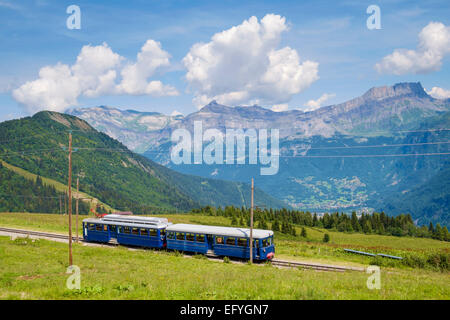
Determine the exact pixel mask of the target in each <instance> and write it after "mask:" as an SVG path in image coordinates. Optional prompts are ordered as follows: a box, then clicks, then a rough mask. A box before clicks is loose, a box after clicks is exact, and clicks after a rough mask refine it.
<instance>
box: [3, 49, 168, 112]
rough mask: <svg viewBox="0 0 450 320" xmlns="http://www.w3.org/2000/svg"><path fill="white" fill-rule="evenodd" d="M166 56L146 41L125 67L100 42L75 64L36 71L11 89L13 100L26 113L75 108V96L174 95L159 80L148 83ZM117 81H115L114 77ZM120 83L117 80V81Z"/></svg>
mask: <svg viewBox="0 0 450 320" xmlns="http://www.w3.org/2000/svg"><path fill="white" fill-rule="evenodd" d="M152 54H154V57H155V58H154V59H152ZM168 59H169V56H168V54H167V53H166V52H165V51H164V50H162V49H161V45H160V44H159V43H158V42H155V41H153V40H148V41H147V42H146V43H145V45H144V46H143V47H142V49H141V52H140V53H139V54H138V57H137V61H136V63H134V64H133V63H128V64H126V65H125V66H124V65H123V62H124V61H125V58H123V57H122V56H120V55H119V54H117V53H115V52H113V51H112V50H111V48H110V47H109V46H108V45H107V44H106V43H103V44H102V45H98V46H91V45H86V46H83V47H82V49H81V51H80V53H79V55H78V57H77V60H76V62H75V64H73V65H71V66H69V65H66V64H62V63H57V64H56V65H53V66H45V67H43V68H41V69H40V70H39V78H38V79H36V80H33V81H28V82H26V83H24V84H23V85H22V86H20V87H19V88H17V89H15V90H13V92H12V95H13V97H14V99H15V100H17V101H18V102H20V103H21V104H23V105H24V106H25V107H26V109H27V110H28V111H29V112H30V113H34V112H37V111H39V110H54V111H64V110H65V109H66V108H68V107H70V106H74V105H77V103H78V102H77V100H78V98H79V97H81V96H84V97H97V96H100V95H103V94H151V95H175V94H177V92H176V90H175V89H174V88H173V87H170V86H165V85H163V84H162V83H161V82H160V81H150V82H148V81H147V79H148V78H149V77H151V76H152V75H153V74H154V72H155V70H156V69H157V68H159V67H161V66H167V65H168V64H169V61H168ZM119 74H120V75H121V79H118V78H119V77H118V75H119ZM120 80H121V81H120Z"/></svg>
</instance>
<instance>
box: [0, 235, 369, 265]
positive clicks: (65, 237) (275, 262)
mask: <svg viewBox="0 0 450 320" xmlns="http://www.w3.org/2000/svg"><path fill="white" fill-rule="evenodd" d="M0 232H7V233H12V234H20V235H26V236H35V237H40V238H48V239H58V240H67V241H68V240H69V236H68V235H63V234H57V233H50V232H41V231H31V230H23V229H13V228H4V227H0ZM72 240H73V241H75V240H76V237H74V236H72ZM80 242H85V241H84V240H83V239H82V237H80ZM85 243H87V242H85ZM104 245H111V246H117V245H114V244H111V243H105V244H104ZM209 258H215V259H217V257H209ZM270 263H271V264H272V265H273V266H276V267H282V268H304V269H313V270H318V271H334V272H345V271H363V272H364V271H365V269H364V268H356V267H344V266H336V265H325V264H316V263H304V262H298V261H285V260H278V259H273V260H272V261H271V262H270Z"/></svg>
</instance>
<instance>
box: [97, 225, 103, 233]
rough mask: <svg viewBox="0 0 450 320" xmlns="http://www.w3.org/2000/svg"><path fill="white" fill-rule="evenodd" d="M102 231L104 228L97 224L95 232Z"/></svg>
mask: <svg viewBox="0 0 450 320" xmlns="http://www.w3.org/2000/svg"><path fill="white" fill-rule="evenodd" d="M102 229H103V226H102V225H101V224H97V225H96V226H95V230H97V231H102Z"/></svg>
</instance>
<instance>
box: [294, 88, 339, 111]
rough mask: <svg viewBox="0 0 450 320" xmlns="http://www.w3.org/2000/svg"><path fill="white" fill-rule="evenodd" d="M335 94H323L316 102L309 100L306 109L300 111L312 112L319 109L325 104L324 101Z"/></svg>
mask: <svg viewBox="0 0 450 320" xmlns="http://www.w3.org/2000/svg"><path fill="white" fill-rule="evenodd" d="M335 96H336V94H334V93H324V94H323V95H321V96H320V98H319V99H317V100H309V101H308V102H307V103H306V104H305V106H306V107H307V108H306V109H302V110H303V111H305V112H306V111H313V110H316V109H319V108H320V107H321V106H323V104H324V103H325V101H327V100H329V99H331V98H333V97H335Z"/></svg>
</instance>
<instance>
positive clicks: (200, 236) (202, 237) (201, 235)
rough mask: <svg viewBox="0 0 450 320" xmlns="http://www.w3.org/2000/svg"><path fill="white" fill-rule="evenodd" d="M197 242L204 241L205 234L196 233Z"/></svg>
mask: <svg viewBox="0 0 450 320" xmlns="http://www.w3.org/2000/svg"><path fill="white" fill-rule="evenodd" d="M197 242H205V235H204V234H198V235H197Z"/></svg>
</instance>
